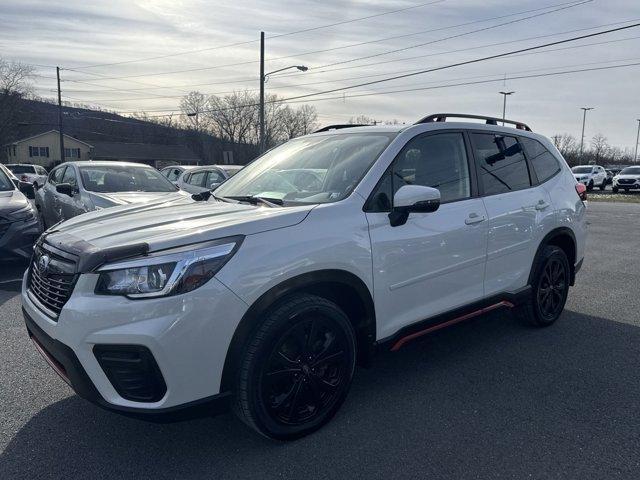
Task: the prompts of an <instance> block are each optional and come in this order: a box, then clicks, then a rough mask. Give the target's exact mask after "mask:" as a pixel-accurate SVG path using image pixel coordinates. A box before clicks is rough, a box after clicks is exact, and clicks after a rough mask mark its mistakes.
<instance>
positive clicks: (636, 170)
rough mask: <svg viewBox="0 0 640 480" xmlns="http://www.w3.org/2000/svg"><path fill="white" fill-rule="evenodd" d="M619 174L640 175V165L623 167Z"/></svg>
mask: <svg viewBox="0 0 640 480" xmlns="http://www.w3.org/2000/svg"><path fill="white" fill-rule="evenodd" d="M619 175H640V167H627V168H623V169H622V171H621V172H620V173H619Z"/></svg>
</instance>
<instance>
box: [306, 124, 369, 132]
mask: <svg viewBox="0 0 640 480" xmlns="http://www.w3.org/2000/svg"><path fill="white" fill-rule="evenodd" d="M370 126H371V125H367V124H364V123H339V124H336V125H327V126H326V127H322V128H321V129H320V130H316V131H315V132H313V133H320V132H328V131H329V130H340V129H341V128H351V127H370Z"/></svg>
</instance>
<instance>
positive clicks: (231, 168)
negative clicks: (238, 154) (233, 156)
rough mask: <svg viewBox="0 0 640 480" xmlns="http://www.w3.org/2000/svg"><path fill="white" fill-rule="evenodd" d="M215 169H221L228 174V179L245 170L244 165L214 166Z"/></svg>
mask: <svg viewBox="0 0 640 480" xmlns="http://www.w3.org/2000/svg"><path fill="white" fill-rule="evenodd" d="M214 167H218V168H221V169H222V170H224V171H225V172H226V174H227V177H233V176H234V175H235V174H236V173H238V172H239V171H240V170H242V169H243V168H244V165H226V164H223V165H214Z"/></svg>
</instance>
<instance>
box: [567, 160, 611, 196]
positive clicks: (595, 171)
mask: <svg viewBox="0 0 640 480" xmlns="http://www.w3.org/2000/svg"><path fill="white" fill-rule="evenodd" d="M571 171H572V172H573V176H574V178H575V179H576V182H578V183H582V184H583V185H584V186H585V187H587V190H588V191H591V190H593V187H595V186H596V185H597V186H598V187H599V188H600V190H604V189H605V188H606V186H607V172H605V170H604V168H602V167H601V166H599V165H578V166H576V167H573V168H572V169H571Z"/></svg>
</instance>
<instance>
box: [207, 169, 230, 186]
mask: <svg viewBox="0 0 640 480" xmlns="http://www.w3.org/2000/svg"><path fill="white" fill-rule="evenodd" d="M224 180H225V178H224V176H223V175H222V174H221V173H220V172H219V171H217V170H210V171H209V172H208V175H207V180H206V181H205V185H204V186H205V187H206V188H208V189H212V188H213V187H215V186H216V185H219V184H221V183H222V182H224Z"/></svg>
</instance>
